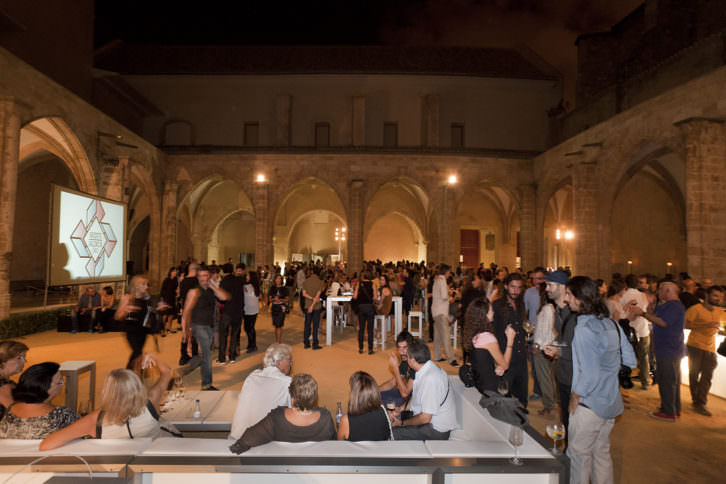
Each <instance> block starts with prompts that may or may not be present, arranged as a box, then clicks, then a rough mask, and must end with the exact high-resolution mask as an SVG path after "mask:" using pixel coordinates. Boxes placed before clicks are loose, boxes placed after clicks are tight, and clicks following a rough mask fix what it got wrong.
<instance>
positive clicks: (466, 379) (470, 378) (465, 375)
mask: <svg viewBox="0 0 726 484" xmlns="http://www.w3.org/2000/svg"><path fill="white" fill-rule="evenodd" d="M459 378H460V379H461V381H462V383H464V386H465V387H466V388H471V387H473V386H474V385H475V384H476V382H475V380H474V370H473V369H472V367H471V365H470V364H468V363H466V364H463V365H461V367H460V368H459Z"/></svg>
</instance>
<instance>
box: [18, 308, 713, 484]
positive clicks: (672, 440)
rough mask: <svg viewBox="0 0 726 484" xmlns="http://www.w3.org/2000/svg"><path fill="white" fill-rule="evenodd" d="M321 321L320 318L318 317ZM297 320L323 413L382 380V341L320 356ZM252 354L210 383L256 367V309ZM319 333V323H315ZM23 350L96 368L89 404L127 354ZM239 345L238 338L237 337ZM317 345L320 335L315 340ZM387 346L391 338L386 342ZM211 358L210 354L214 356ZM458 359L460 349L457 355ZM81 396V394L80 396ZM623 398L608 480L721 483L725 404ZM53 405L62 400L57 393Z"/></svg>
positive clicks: (263, 336)
mask: <svg viewBox="0 0 726 484" xmlns="http://www.w3.org/2000/svg"><path fill="white" fill-rule="evenodd" d="M323 323H324V320H323ZM302 327H303V320H302V318H301V316H300V314H299V312H298V310H297V307H296V308H295V310H294V311H293V314H292V315H289V316H288V318H287V321H286V322H285V328H284V332H283V342H285V343H288V344H290V345H291V346H292V348H293V360H294V362H293V369H292V371H293V373H295V372H297V373H310V374H311V375H313V376H314V377H315V379H316V380H317V381H318V383H319V387H320V392H319V395H320V396H319V399H320V405H321V406H325V407H327V408H328V409H330V410H331V411H334V410H335V404H336V402H338V401H340V402H342V403H343V407H344V408H345V406H346V405H347V394H348V378H349V377H350V375H351V374H352V373H354V372H355V371H358V370H364V371H367V372H368V373H370V374H371V375H373V377H374V378H375V379H376V380H377V381H378V382H379V383H380V382H382V381H385V380H387V379H388V378H390V372H389V370H388V366H387V358H388V355H389V353H390V351H393V350H394V346H393V343H392V342H391V343H389V344H388V345H387V347H386V351H385V352H382V351H380V350H378V351H376V353H375V354H374V355H368V354H367V353H366V354H363V355H360V354H359V353H358V351H357V349H358V344H357V333H356V331H355V329H354V328H351V327H347V328H344V329H334V333H333V345H332V346H330V347H327V346H324V347H323V349H322V350H320V351H313V350H311V349H307V350H306V349H303V345H302V329H303V328H302ZM256 328H257V340H258V347H259V348H260V350H259V351H257V352H256V353H253V354H249V355H248V354H244V353H243V355H242V357H241V359H239V360H237V362H235V363H232V364H227V365H224V366H220V365H216V364H215V365H214V385H215V386H217V387H218V388H220V389H221V390H239V389H240V388H241V386H242V382H243V381H244V379H245V377H246V376H247V375H248V374H249V373H250V372H251V371H253V370H255V369H257V368H260V367H261V366H262V356H263V354H264V349H265V348H266V347H267V346H268V345H269V344H270V343H272V342H273V341H274V334H273V331H272V330H273V328H272V323H271V320H270V317H269V314H268V313H265V312H262V313H261V314H260V315H259V317H258V319H257V325H256ZM323 328H324V326H323ZM19 340H21V341H23V342H24V343H25V344H27V345H28V346H29V347H30V351H29V352H28V365H31V364H34V363H40V362H43V361H58V362H60V361H67V360H95V361H96V365H97V383H96V402H98V401H99V399H100V392H101V388H102V387H103V380H104V378H105V377H106V375H107V374H108V372H109V371H110V370H112V369H114V368H119V367H124V366H125V365H126V360H127V359H128V356H129V353H130V350H129V347H128V345H127V343H126V340H125V338H124V335H123V333H103V334H98V333H95V334H88V333H79V334H75V335H71V334H69V333H57V332H55V331H46V332H43V333H38V334H34V335H30V336H26V337H24V338H19ZM242 340H243V341H242V346H243V347H244V346H245V345H246V338H245V336H244V334H243V335H242ZM156 341H158V345H159V352H160V353H161V354H162V355H163V357H164V358H165V359H166V361H167V362H168V363H169V364H170V365H171V366H172V367H176V366H177V363H178V359H179V342H180V333H176V334H170V335H169V336H167V337H166V338H161V337H158V338H156ZM320 341H321V344H322V343H324V341H325V334H324V330H323V331H322V332H321V336H320ZM389 341H392V340H389ZM145 349H146V350H147V351H154V350H155V344H154V339H153V338H148V340H147V343H146V348H145ZM215 357H216V353H215ZM457 360H458V361H459V362H461V349H460V348H459V351H458V352H457ZM443 368H444V369H445V370H446V371H447V372H448V373H450V374H456V373H457V372H458V368H453V367H451V366H449V365H448V364H446V363H444V364H443ZM85 378H86V377H82V378H81V383H80V392H81V395H80V397H79V401H80V402H81V404H82V405H83V402H84V401H87V400H88V390H87V387H88V384H87V380H85ZM184 383H185V386H186V387H187V388H188V389H198V388H199V383H200V375H199V370H195V371H194V372H192V373H190V374H189V375H187V376H186V377H185V378H184ZM84 391H85V394H84ZM624 394H625V396H626V397H627V400H628V403H626V411H625V413H624V414H623V415H622V416H621V417H619V418H618V420H617V422H616V424H615V429H614V430H613V434H612V436H611V452H612V456H613V460H614V465H615V482H619V483H622V484H636V483H638V484H639V483H646V482H648V483H653V484H656V483H657V484H667V483H673V484H676V483H682V482H689V483H691V484H695V483H716V482H723V471H722V469H720V467H719V465H718V462H721V461H722V460H723V449H724V448H726V400H723V399H720V398H717V397H713V396H712V397H711V398H710V401H709V408H710V409H711V411H712V412H713V414H714V415H713V417H710V418H709V417H704V416H701V415H698V414H696V413H694V412H693V411H692V410H691V409H690V395H689V393H688V388H687V387H685V386H682V387H681V396H682V401H683V416H682V418H681V419H679V421H678V422H677V423H675V424H674V423H668V422H660V421H657V420H654V419H652V418H650V417H648V412H650V411H652V410H653V409H655V408H656V407H658V406H659V397H658V390H657V388H656V387H650V388H649V389H648V390H646V391H643V390H640V389H639V385H636V388H634V389H632V390H628V391H625V392H624ZM57 403H62V396H61V397H59V401H58V402H57ZM541 408H542V403H541V402H539V401H537V402H532V403H531V404H530V410H531V416H530V418H531V423H532V425H533V426H534V427H535V428H536V429H537V430H538V431H539V432H541V433H542V434H544V433H545V432H544V429H545V425H546V424H547V422H549V420H547V419H545V418H542V417H539V416H537V415H536V413H537V412H536V411H537V410H539V409H541Z"/></svg>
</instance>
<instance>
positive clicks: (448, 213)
mask: <svg viewBox="0 0 726 484" xmlns="http://www.w3.org/2000/svg"><path fill="white" fill-rule="evenodd" d="M437 191H438V192H439V195H438V196H437V197H435V198H434V199H433V200H432V202H433V203H434V204H435V205H436V206H437V207H438V210H437V211H436V212H437V213H436V227H434V230H436V232H437V234H436V235H437V237H436V239H437V240H436V242H437V245H438V247H431V245H433V244H430V245H429V251H428V255H429V257H432V258H431V260H432V261H434V262H436V263H437V264H438V263H442V262H444V263H446V264H449V265H450V266H451V267H456V265H457V264H458V263H459V254H458V253H457V250H456V248H457V246H458V244H457V243H456V239H457V237H459V230H458V227H457V225H456V190H455V188H454V187H452V186H449V185H448V184H444V185H443V186H442V187H441V188H440V189H439V190H437Z"/></svg>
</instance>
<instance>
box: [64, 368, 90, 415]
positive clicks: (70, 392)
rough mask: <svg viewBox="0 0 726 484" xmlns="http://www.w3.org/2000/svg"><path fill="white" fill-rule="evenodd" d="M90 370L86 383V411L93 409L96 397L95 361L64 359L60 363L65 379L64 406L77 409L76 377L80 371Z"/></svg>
mask: <svg viewBox="0 0 726 484" xmlns="http://www.w3.org/2000/svg"><path fill="white" fill-rule="evenodd" d="M86 372H90V373H91V374H90V378H89V385H88V387H89V388H88V411H89V412H90V411H92V410H93V409H94V404H95V399H96V398H95V397H96V362H95V361H64V362H63V363H61V364H60V373H61V376H62V377H63V378H64V379H65V387H66V402H65V406H66V407H68V408H70V409H72V410H74V411H77V410H78V377H79V376H80V375H81V374H82V373H86Z"/></svg>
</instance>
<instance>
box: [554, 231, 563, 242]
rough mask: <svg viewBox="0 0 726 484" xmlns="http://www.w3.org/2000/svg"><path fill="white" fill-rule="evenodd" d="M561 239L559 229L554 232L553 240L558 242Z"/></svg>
mask: <svg viewBox="0 0 726 484" xmlns="http://www.w3.org/2000/svg"><path fill="white" fill-rule="evenodd" d="M561 238H562V232H561V231H560V229H557V230H555V239H557V240H560V239H561Z"/></svg>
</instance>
